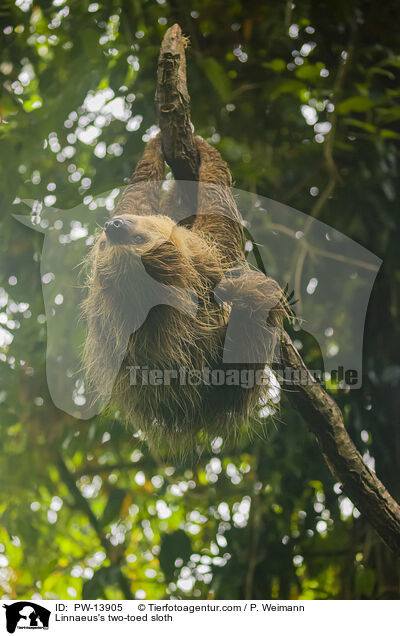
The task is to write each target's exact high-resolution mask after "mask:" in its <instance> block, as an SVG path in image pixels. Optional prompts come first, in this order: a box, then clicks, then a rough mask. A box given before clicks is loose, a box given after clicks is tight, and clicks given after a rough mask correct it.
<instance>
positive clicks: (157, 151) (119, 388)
mask: <svg viewBox="0 0 400 636" xmlns="http://www.w3.org/2000/svg"><path fill="white" fill-rule="evenodd" d="M196 143H197V146H198V149H199V152H200V159H201V166H200V174H199V184H198V192H197V214H196V215H195V216H193V214H192V211H191V210H190V206H187V215H186V216H187V218H186V219H185V222H179V223H177V221H176V219H177V213H178V211H179V218H182V208H183V212H185V192H184V190H183V189H182V188H183V186H184V184H180V183H176V184H175V186H174V187H173V188H172V190H171V191H170V192H169V193H167V194H166V193H163V192H162V180H163V177H164V161H163V157H162V151H161V145H160V139H159V138H156V139H154V140H152V141H150V142H149V143H148V144H147V146H146V148H145V152H144V155H143V157H142V159H141V161H140V162H139V163H138V165H137V168H136V170H135V172H134V175H133V177H132V179H131V183H130V184H129V186H128V187H127V188H126V189H125V191H124V192H123V194H122V196H121V199H120V201H119V203H118V205H117V208H116V210H115V212H114V214H113V217H112V218H116V217H118V218H120V219H123V220H125V221H126V222H127V223H128V225H129V228H130V230H129V231H130V235H129V237H131V236H132V237H135V236H138V235H139V236H140V237H142V240H143V242H142V243H141V244H139V245H138V244H135V243H134V238H132V240H131V238H128V239H127V240H126V241H125V242H124V244H112V243H111V242H110V241H109V240H108V238H107V236H106V234H105V233H104V232H103V233H102V234H101V235H100V236H99V238H98V240H97V242H96V244H95V245H94V247H93V249H92V251H91V253H90V255H89V259H88V264H89V275H88V279H87V287H88V294H87V298H86V300H85V302H84V307H83V313H84V316H85V319H86V321H87V326H88V335H87V340H86V344H85V351H84V363H85V368H86V374H87V380H88V384H89V386H90V388H91V390H92V391H93V393H94V395H95V396H97V397H99V396H102V395H103V396H104V395H109V394H111V393H112V396H111V402H110V404H111V405H112V407H113V408H118V409H119V410H120V411H121V413H122V414H123V416H124V418H125V420H126V422H127V423H128V424H129V425H131V426H133V427H134V428H135V429H141V430H143V431H144V432H145V434H146V437H147V439H148V441H149V442H150V443H151V444H158V445H159V444H161V443H163V445H164V446H165V444H166V445H167V446H169V448H170V451H171V452H172V453H175V454H176V453H177V452H179V451H180V450H182V449H187V448H188V447H191V446H193V444H194V443H195V441H198V439H199V437H203V439H204V438H207V437H211V438H213V437H215V436H216V435H222V436H223V437H224V438H225V439H226V438H227V437H231V436H235V435H236V434H237V432H238V431H239V429H240V428H241V427H242V426H243V424H246V423H248V422H249V420H250V418H251V416H252V414H254V412H255V410H256V408H257V406H259V404H260V401H262V400H264V401H265V398H266V394H267V390H268V386H267V385H264V386H255V387H254V388H242V387H240V386H229V385H226V384H225V385H222V386H207V385H205V384H204V383H201V384H199V385H198V386H195V385H193V384H192V385H190V384H182V383H180V382H179V380H178V379H177V378H171V380H170V382H169V383H168V384H165V383H162V384H159V385H157V386H146V384H145V383H144V384H143V383H142V382H141V375H143V373H145V372H146V369H159V370H171V369H175V370H179V369H183V368H185V369H188V370H199V371H201V370H203V369H204V368H205V367H208V368H209V369H214V370H215V369H222V370H225V371H226V370H227V369H228V368H229V369H232V368H235V369H238V370H249V369H250V370H255V369H258V370H260V369H263V368H264V366H265V363H267V362H268V361H269V360H270V358H271V355H272V351H273V348H274V342H275V341H274V337H271V336H275V335H276V333H277V329H276V328H278V330H279V328H280V325H281V319H282V314H283V309H282V305H281V301H282V291H281V289H280V288H279V286H278V285H277V283H275V281H273V280H271V279H269V278H267V277H266V276H264V275H263V274H261V273H259V272H255V271H253V270H252V269H251V268H250V266H249V265H248V264H247V263H246V261H245V259H244V251H243V244H244V240H243V231H242V224H241V217H240V214H239V212H238V210H237V207H236V205H235V202H234V199H233V197H232V194H231V191H230V188H229V186H230V185H231V183H232V181H231V175H230V172H229V169H228V167H227V165H226V163H225V162H224V161H223V160H222V158H221V156H220V154H219V153H218V151H217V150H216V149H214V148H212V147H211V146H209V145H208V144H207V143H206V142H205V141H203V140H202V139H200V138H196ZM192 192H193V190H192ZM163 195H164V196H163ZM174 218H175V220H174ZM131 228H132V229H131ZM149 276H150V277H151V279H149ZM149 280H150V282H151V280H154V286H152V285H151V284H149ZM214 290H215V292H214ZM266 306H268V308H274V309H272V311H269V313H268V312H267V313H266V310H265V308H266ZM146 307H152V308H151V309H150V311H149V312H148V315H147V317H145V320H144V322H142V323H141V324H140V325H138V324H137V316H138V315H142V314H144V315H146ZM232 307H233V310H232ZM182 308H183V309H184V311H182ZM249 310H250V311H251V312H252V315H253V318H254V317H257V320H256V323H257V327H258V328H257V329H256V330H255V331H254V321H252V325H253V327H252V329H251V330H250V329H248V325H247V322H248V321H246V319H245V320H244V321H243V329H242V330H241V337H242V338H243V342H244V343H245V346H246V347H247V348H248V349H249V350H252V352H253V353H255V355H256V356H257V357H256V358H254V359H255V360H256V362H257V363H253V364H229V365H227V364H224V363H223V362H222V354H223V349H224V346H225V347H226V346H229V342H226V341H225V340H226V338H227V325H228V323H229V318H230V313H231V311H232V312H233V311H235V312H236V313H235V316H236V319H237V318H238V317H239V318H240V315H241V312H242V314H243V316H245V317H246V316H247V315H248V312H249ZM188 314H190V315H188ZM232 315H233V313H232ZM267 317H268V320H267ZM247 331H248V333H247ZM227 340H229V339H228V338H227ZM243 342H242V344H243ZM230 344H231V345H232V347H234V344H235V343H230ZM260 355H261V358H260ZM250 359H252V358H250ZM260 359H261V360H262V361H263V363H262V364H260ZM116 364H117V368H119V372H118V375H117V377H116V379H115V365H116ZM129 366H133V367H138V369H137V371H136V373H137V380H138V381H137V382H136V385H134V386H132V385H130V378H129V369H128V368H127V367H129ZM143 369H144V371H143ZM199 434H200V435H199Z"/></svg>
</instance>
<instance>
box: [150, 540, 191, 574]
mask: <svg viewBox="0 0 400 636" xmlns="http://www.w3.org/2000/svg"><path fill="white" fill-rule="evenodd" d="M191 554H192V544H191V541H190V538H189V537H188V535H187V534H186V532H185V531H184V530H175V532H171V533H169V534H164V535H163V537H162V539H161V548H160V555H159V557H158V559H159V561H160V566H161V569H162V571H163V572H164V574H165V578H167V579H170V578H171V577H172V576H173V574H174V571H175V561H176V560H177V559H182V561H183V563H186V561H188V559H189V558H190V555H191Z"/></svg>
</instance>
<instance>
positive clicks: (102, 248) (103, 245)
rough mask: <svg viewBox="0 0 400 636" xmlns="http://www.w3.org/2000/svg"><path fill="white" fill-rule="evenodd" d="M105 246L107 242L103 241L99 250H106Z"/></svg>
mask: <svg viewBox="0 0 400 636" xmlns="http://www.w3.org/2000/svg"><path fill="white" fill-rule="evenodd" d="M105 246H106V241H101V243H100V245H99V248H100V249H101V250H104V248H105Z"/></svg>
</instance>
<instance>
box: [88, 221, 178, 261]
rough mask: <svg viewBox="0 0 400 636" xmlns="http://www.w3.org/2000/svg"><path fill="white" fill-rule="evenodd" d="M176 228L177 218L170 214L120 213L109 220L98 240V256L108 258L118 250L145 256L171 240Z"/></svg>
mask: <svg viewBox="0 0 400 636" xmlns="http://www.w3.org/2000/svg"><path fill="white" fill-rule="evenodd" d="M175 228H176V224H175V223H174V221H172V219H170V218H169V217H166V216H161V215H158V216H133V215H130V214H119V215H118V216H115V217H113V218H111V219H110V220H109V221H107V222H106V223H105V225H104V229H103V232H102V234H101V236H100V239H99V241H98V243H97V251H98V256H99V257H100V259H101V257H104V258H105V259H108V258H109V257H110V256H111V254H115V253H116V252H122V253H124V254H131V255H132V256H142V254H144V253H146V252H148V251H149V250H151V249H152V248H154V247H157V246H158V245H161V244H162V243H165V241H168V240H170V239H171V235H172V234H173V233H174V230H175Z"/></svg>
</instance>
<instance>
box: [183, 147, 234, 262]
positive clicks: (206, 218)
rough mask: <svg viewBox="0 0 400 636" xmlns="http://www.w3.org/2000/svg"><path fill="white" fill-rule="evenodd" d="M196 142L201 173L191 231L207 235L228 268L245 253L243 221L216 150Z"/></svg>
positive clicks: (223, 162)
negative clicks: (223, 257) (216, 245)
mask: <svg viewBox="0 0 400 636" xmlns="http://www.w3.org/2000/svg"><path fill="white" fill-rule="evenodd" d="M195 141H196V145H197V148H198V150H199V153H200V171H199V191H198V204H197V215H196V218H195V221H194V224H193V229H194V230H195V231H196V230H197V231H200V232H202V233H205V234H209V235H210V236H211V237H212V238H213V239H214V240H215V241H216V243H217V244H218V246H219V247H220V250H221V251H222V253H223V255H224V256H225V260H226V264H227V266H230V265H232V264H234V263H235V262H236V261H238V260H240V259H242V258H243V254H244V235H243V227H242V218H241V215H240V213H239V211H238V209H237V206H236V203H235V200H234V198H233V195H232V192H231V189H230V188H231V185H232V176H231V173H230V171H229V168H228V165H227V163H226V162H225V161H224V160H223V159H222V157H221V155H220V153H219V152H218V150H217V149H216V148H213V147H212V146H210V145H209V144H208V143H207V142H206V141H204V140H203V139H201V138H200V137H196V138H195Z"/></svg>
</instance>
